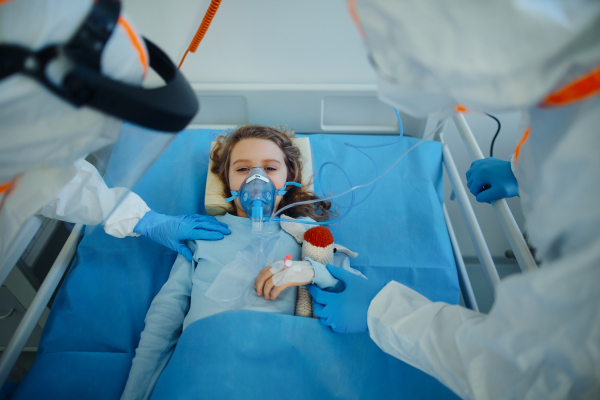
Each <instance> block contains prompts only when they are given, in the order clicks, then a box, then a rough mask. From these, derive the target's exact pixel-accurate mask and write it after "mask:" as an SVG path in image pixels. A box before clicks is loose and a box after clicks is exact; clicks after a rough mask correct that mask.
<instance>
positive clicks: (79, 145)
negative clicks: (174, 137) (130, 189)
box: [0, 0, 149, 261]
mask: <svg viewBox="0 0 600 400" xmlns="http://www.w3.org/2000/svg"><path fill="white" fill-rule="evenodd" d="M92 5H93V0H12V1H11V0H8V1H6V0H4V1H0V43H7V44H14V45H20V46H23V47H26V48H29V49H33V50H39V49H42V48H44V47H45V46H48V45H51V44H57V43H65V42H67V41H68V40H69V39H70V38H71V37H72V36H73V34H74V33H75V32H76V30H77V29H78V28H79V26H80V24H81V23H82V21H84V19H85V17H86V16H87V14H88V13H89V11H90V9H91V7H92ZM32 10H33V11H32ZM147 68H148V54H147V50H146V47H145V45H144V42H143V40H141V37H140V36H138V34H137V33H136V30H135V29H134V27H133V25H132V24H131V22H130V21H129V20H128V19H127V17H126V15H125V14H124V13H121V15H120V17H119V21H118V23H117V26H116V27H115V29H114V31H113V34H112V35H111V37H110V39H109V40H108V42H107V43H106V46H105V47H104V50H103V52H102V56H101V72H102V74H104V75H106V76H108V77H110V78H112V79H115V80H119V81H122V82H124V83H128V84H131V85H138V86H139V85H141V83H142V80H143V78H144V76H145V74H146V71H147ZM64 69H65V67H64V65H63V64H61V62H60V61H56V62H55V63H54V64H51V65H49V66H48V70H47V71H48V73H49V76H50V79H52V78H53V76H54V74H55V75H56V77H60V76H61V73H62V71H64ZM121 125H122V121H120V120H118V119H116V118H114V117H111V116H108V115H106V114H103V113H101V112H99V111H96V110H93V109H91V108H89V107H81V108H76V107H74V106H72V105H71V104H68V103H67V102H65V101H63V100H61V99H60V98H58V97H57V96H56V95H55V94H53V93H51V92H50V91H49V90H48V89H47V88H45V87H43V86H42V85H41V84H39V83H38V82H36V81H34V80H33V79H31V78H29V77H26V76H24V75H22V74H14V75H12V76H9V77H8V78H5V79H3V80H2V81H0V187H2V188H1V189H0V201H1V202H2V209H0V227H1V229H0V261H2V260H3V258H4V257H3V254H5V252H6V251H7V249H8V248H10V246H11V243H12V241H13V240H14V238H15V235H16V234H17V232H18V231H19V229H20V227H21V226H22V224H23V223H24V222H25V221H26V220H27V219H28V218H29V217H31V216H32V215H34V214H36V213H40V214H41V215H44V216H47V217H51V218H57V219H60V220H63V221H68V222H74V223H83V224H87V225H95V224H100V223H103V222H105V230H106V232H107V233H108V234H110V235H113V236H117V237H124V236H139V235H137V234H135V233H133V232H132V231H133V228H134V227H135V225H136V224H137V222H138V221H139V220H140V219H141V218H142V217H143V216H144V214H146V212H147V211H149V208H148V207H147V206H146V204H145V203H144V201H143V200H142V199H140V198H139V196H137V195H136V194H134V193H129V194H127V189H125V188H115V189H109V188H108V187H107V186H106V184H105V182H104V180H103V179H102V177H101V176H100V174H99V173H98V171H96V169H95V168H94V167H93V166H92V165H91V164H89V163H88V162H86V161H84V160H83V157H86V155H87V154H88V153H90V152H93V151H95V150H97V149H100V148H102V147H105V146H107V145H109V144H111V143H113V142H115V141H116V140H117V138H118V135H119V131H120V128H121ZM9 192H10V195H7V194H8V193H9ZM125 195H126V197H125V198H124V200H123V201H122V202H121V199H122V198H123V196H125ZM119 203H120V207H119V209H117V210H115V212H114V213H112V215H111V217H110V220H108V221H107V217H108V216H109V215H110V213H111V211H112V210H113V209H114V208H115V206H116V205H117V204H119Z"/></svg>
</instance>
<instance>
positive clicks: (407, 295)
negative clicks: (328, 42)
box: [367, 281, 431, 331]
mask: <svg viewBox="0 0 600 400" xmlns="http://www.w3.org/2000/svg"><path fill="white" fill-rule="evenodd" d="M428 304H431V301H430V300H429V299H428V298H427V297H425V296H423V295H422V294H420V293H417V292H415V291H414V290H412V289H410V288H409V287H406V286H404V285H403V284H401V283H398V282H395V281H391V282H390V283H388V284H387V285H385V287H384V288H383V289H381V291H379V293H377V296H375V298H373V300H371V304H370V305H369V310H368V311H367V325H368V326H369V331H373V330H374V329H375V328H376V326H378V325H380V324H381V323H382V322H383V321H384V320H385V321H386V322H385V324H386V325H387V324H393V321H400V320H401V319H402V318H404V317H406V316H408V315H409V314H411V313H412V312H414V311H415V310H417V309H419V308H421V307H424V306H426V305H428Z"/></svg>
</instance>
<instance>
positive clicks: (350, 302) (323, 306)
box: [307, 264, 383, 333]
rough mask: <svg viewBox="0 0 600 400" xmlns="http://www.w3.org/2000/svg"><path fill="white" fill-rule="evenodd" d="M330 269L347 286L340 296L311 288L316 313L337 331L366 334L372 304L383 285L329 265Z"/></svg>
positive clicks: (314, 287) (325, 323)
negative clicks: (368, 312)
mask: <svg viewBox="0 0 600 400" xmlns="http://www.w3.org/2000/svg"><path fill="white" fill-rule="evenodd" d="M327 270H328V271H329V272H330V273H331V275H333V276H334V277H335V278H337V279H339V280H340V281H342V282H344V284H345V285H346V287H345V288H344V290H343V291H342V292H340V293H333V292H326V291H323V290H321V289H319V288H318V287H317V286H315V285H314V284H312V285H308V286H307V287H308V291H309V292H310V294H311V295H312V297H313V312H314V313H315V315H316V316H317V317H319V318H320V319H321V323H322V324H323V325H327V326H329V327H331V330H332V331H334V332H338V333H357V332H365V331H366V330H368V327H367V311H368V310H369V305H370V304H371V300H373V298H374V297H375V296H376V295H377V293H379V291H380V290H381V289H382V288H383V285H380V284H376V283H373V282H371V281H369V280H367V279H365V278H363V277H361V276H359V275H355V274H353V273H351V272H349V271H346V270H345V269H343V268H338V267H335V266H333V265H330V264H329V265H327Z"/></svg>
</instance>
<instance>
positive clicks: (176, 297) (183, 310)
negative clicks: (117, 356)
mask: <svg viewBox="0 0 600 400" xmlns="http://www.w3.org/2000/svg"><path fill="white" fill-rule="evenodd" d="M193 272H194V269H193V266H192V263H191V262H190V261H187V260H186V259H185V257H183V256H182V255H181V254H179V255H178V256H177V259H176V260H175V263H174V264H173V268H172V269H171V274H170V275H169V279H168V280H167V282H166V283H165V284H164V285H163V287H162V289H161V290H160V292H158V294H157V295H156V297H155V298H154V300H153V301H152V304H151V305H150V309H149V310H148V314H146V327H145V328H144V331H143V332H142V335H141V339H140V343H139V345H138V348H137V349H136V351H135V358H134V359H133V362H132V366H131V371H130V372H129V378H128V379H127V384H126V385H125V391H124V392H123V394H122V395H121V399H122V400H123V399H147V398H149V397H150V395H151V394H152V390H153V389H154V385H155V384H156V381H157V379H158V377H159V376H160V373H161V372H162V370H163V369H164V367H165V366H166V365H167V362H168V361H169V359H170V358H171V354H172V353H173V350H174V349H175V344H176V343H177V340H178V339H179V336H180V335H181V331H182V325H183V320H184V318H185V316H186V314H187V312H188V310H189V307H190V294H191V291H192V275H193Z"/></svg>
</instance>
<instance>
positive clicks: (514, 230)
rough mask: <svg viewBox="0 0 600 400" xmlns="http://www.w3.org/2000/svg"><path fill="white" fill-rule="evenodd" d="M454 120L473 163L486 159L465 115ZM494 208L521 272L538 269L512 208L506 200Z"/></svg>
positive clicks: (493, 205)
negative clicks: (511, 210)
mask: <svg viewBox="0 0 600 400" xmlns="http://www.w3.org/2000/svg"><path fill="white" fill-rule="evenodd" d="M452 118H453V119H454V123H455V124H456V128H457V129H458V132H459V133H460V136H461V137H462V139H463V141H464V142H465V146H466V147H467V151H468V152H469V155H470V156H471V161H475V160H482V159H484V158H485V157H484V156H483V153H482V152H481V149H480V148H479V145H478V144H477V141H476V140H475V136H473V132H471V129H470V128H469V125H468V124H467V120H466V119H465V117H464V115H462V114H459V113H455V114H454V115H453V117H452ZM492 207H493V208H494V211H495V212H496V216H497V217H498V220H499V221H500V225H501V226H502V229H503V230H504V234H505V235H506V237H507V238H508V242H509V243H510V247H511V249H512V250H513V252H514V253H515V257H516V259H517V262H518V263H519V267H521V271H523V272H525V271H528V270H535V269H537V268H538V266H537V264H536V262H535V260H534V259H533V256H532V255H531V252H530V251H529V247H528V246H527V243H526V242H525V239H524V238H523V235H522V234H521V230H520V229H519V226H518V225H517V223H516V221H515V218H514V217H513V215H512V213H511V212H510V208H509V207H508V204H506V200H504V199H499V200H494V201H492Z"/></svg>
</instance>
